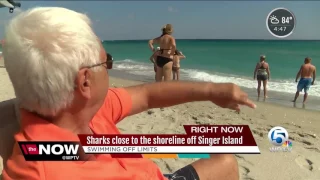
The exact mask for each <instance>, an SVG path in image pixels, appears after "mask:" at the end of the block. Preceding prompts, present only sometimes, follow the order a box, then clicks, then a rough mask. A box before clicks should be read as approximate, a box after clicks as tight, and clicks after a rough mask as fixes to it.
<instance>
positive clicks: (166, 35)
mask: <svg viewBox="0 0 320 180" xmlns="http://www.w3.org/2000/svg"><path fill="white" fill-rule="evenodd" d="M172 33H173V27H172V25H171V24H167V25H165V26H164V27H163V28H162V35H161V36H160V37H157V38H155V39H152V40H150V41H149V47H150V49H151V50H152V51H153V52H155V49H154V47H153V44H159V45H160V51H159V53H158V54H157V59H156V64H157V72H156V81H157V82H159V81H162V76H163V77H164V81H170V80H172V75H171V74H172V64H173V56H174V52H175V50H176V40H175V38H174V37H173V36H172V35H171V34H172Z"/></svg>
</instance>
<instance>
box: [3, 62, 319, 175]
mask: <svg viewBox="0 0 320 180" xmlns="http://www.w3.org/2000/svg"><path fill="white" fill-rule="evenodd" d="M139 83H141V82H137V81H132V80H124V79H119V78H112V77H110V87H111V86H113V87H125V86H130V85H135V84H139ZM0 84H1V86H0V101H4V100H8V99H11V98H14V92H13V88H12V85H11V83H10V81H9V78H8V76H7V74H6V71H5V69H4V68H0ZM319 115H320V112H318V111H311V110H303V109H297V108H290V107H285V106H280V105H275V104H271V103H266V102H265V103H263V102H257V109H255V110H252V109H249V108H243V109H242V111H241V113H239V114H237V113H235V112H233V111H231V110H228V109H222V108H219V107H217V106H215V105H214V104H212V103H210V102H195V103H187V104H183V105H177V106H174V107H170V108H164V109H163V110H160V109H152V110H149V111H147V112H143V113H140V114H137V115H134V116H131V117H127V118H125V119H124V120H123V121H122V122H120V123H119V124H118V127H119V129H120V130H121V132H122V133H141V134H148V133H159V134H164V133H184V130H183V127H182V125H184V124H221V125H222V124H245V125H249V126H250V128H251V131H252V133H253V135H254V137H255V140H256V142H257V144H258V146H259V148H260V151H261V154H257V155H236V157H237V159H238V163H239V171H240V175H241V179H242V180H270V179H284V180H319V179H320V137H319V136H320V119H319ZM2 122H3V120H1V119H0V123H2ZM274 126H282V127H284V128H286V129H287V131H288V133H289V137H290V140H291V141H292V142H293V149H292V152H287V153H280V152H276V153H271V152H270V151H269V148H270V147H271V144H270V143H269V140H268V137H267V136H268V131H269V130H270V129H271V128H272V127H274ZM0 139H1V137H0ZM195 160H196V159H153V161H154V162H155V163H157V164H158V165H159V167H160V169H161V170H162V171H163V173H171V172H174V171H175V170H178V169H179V168H181V167H183V166H185V165H187V164H189V163H192V162H193V161H195ZM0 169H1V164H0ZM0 172H1V171H0Z"/></svg>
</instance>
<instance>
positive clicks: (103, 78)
mask: <svg viewBox="0 0 320 180" xmlns="http://www.w3.org/2000/svg"><path fill="white" fill-rule="evenodd" d="M100 47H101V50H100V61H101V63H104V62H106V60H107V53H106V51H105V50H104V48H103V46H102V44H101V46H100ZM100 68H102V70H100V71H98V72H94V73H95V81H94V86H93V90H92V91H93V92H92V97H95V98H97V100H102V99H103V100H104V98H105V96H106V95H107V92H108V88H109V75H108V71H107V64H106V63H104V64H102V65H101V67H100ZM95 98H94V99H95Z"/></svg>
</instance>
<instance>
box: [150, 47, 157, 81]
mask: <svg viewBox="0 0 320 180" xmlns="http://www.w3.org/2000/svg"><path fill="white" fill-rule="evenodd" d="M159 51H160V47H157V50H156V51H155V52H154V53H153V54H152V55H151V56H150V58H149V59H150V61H151V62H152V63H153V70H154V72H155V77H154V79H155V80H156V77H157V74H156V73H157V64H156V60H157V55H158V53H159Z"/></svg>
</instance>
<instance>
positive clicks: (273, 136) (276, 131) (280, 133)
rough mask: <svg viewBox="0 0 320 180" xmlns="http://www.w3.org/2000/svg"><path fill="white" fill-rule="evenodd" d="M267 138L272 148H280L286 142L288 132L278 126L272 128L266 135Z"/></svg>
mask: <svg viewBox="0 0 320 180" xmlns="http://www.w3.org/2000/svg"><path fill="white" fill-rule="evenodd" d="M268 138H269V141H270V143H271V144H273V145H274V146H281V145H282V144H283V143H284V142H285V141H288V139H289V134H288V131H287V130H286V129H285V128H283V127H280V126H277V127H274V128H272V129H271V130H270V131H269V133H268Z"/></svg>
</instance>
